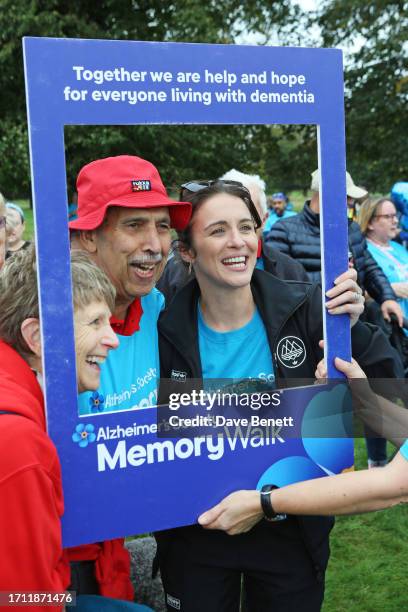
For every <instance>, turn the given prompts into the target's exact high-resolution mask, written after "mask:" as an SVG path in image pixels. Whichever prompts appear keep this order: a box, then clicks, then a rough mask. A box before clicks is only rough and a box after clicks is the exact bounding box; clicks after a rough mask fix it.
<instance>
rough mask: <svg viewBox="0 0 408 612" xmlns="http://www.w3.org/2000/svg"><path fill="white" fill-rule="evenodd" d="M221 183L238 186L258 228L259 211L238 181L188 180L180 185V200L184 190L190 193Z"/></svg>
mask: <svg viewBox="0 0 408 612" xmlns="http://www.w3.org/2000/svg"><path fill="white" fill-rule="evenodd" d="M218 183H221V184H223V185H230V186H231V187H238V188H239V189H240V190H241V191H242V192H243V194H242V199H243V200H244V201H245V202H247V203H248V207H249V210H250V213H251V215H252V218H253V220H254V222H255V229H258V228H259V227H261V225H262V219H261V217H260V216H259V213H258V211H257V209H256V206H255V204H254V203H253V201H252V198H251V194H250V193H249V190H248V189H247V188H246V187H245V186H244V185H243V184H242V183H240V182H239V181H227V180H224V179H212V180H208V181H190V182H188V183H183V185H181V186H180V198H179V199H180V200H181V201H183V200H184V195H185V191H189V192H190V193H197V192H199V191H202V190H203V189H207V188H208V187H212V186H213V185H215V184H218Z"/></svg>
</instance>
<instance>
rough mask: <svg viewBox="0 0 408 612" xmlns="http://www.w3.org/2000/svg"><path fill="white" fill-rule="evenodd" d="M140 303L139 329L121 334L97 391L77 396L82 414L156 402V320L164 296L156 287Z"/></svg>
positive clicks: (115, 410) (145, 405) (103, 369)
mask: <svg viewBox="0 0 408 612" xmlns="http://www.w3.org/2000/svg"><path fill="white" fill-rule="evenodd" d="M141 305H142V309H143V314H142V316H141V319H140V323H139V330H138V331H136V332H135V333H134V334H132V335H131V336H121V335H118V338H119V347H118V348H117V349H116V350H113V351H110V353H109V356H108V359H107V360H106V361H105V363H104V364H102V366H101V384H100V387H99V389H98V391H97V392H85V393H81V394H80V395H79V396H78V412H79V414H80V415H81V416H82V415H85V414H97V413H104V414H106V413H108V412H119V411H124V410H134V409H137V408H148V407H150V406H155V405H156V403H157V381H158V378H159V376H160V371H159V348H158V333H157V319H158V318H159V315H160V311H161V310H162V309H163V307H164V297H163V295H162V294H161V293H160V292H159V291H158V290H157V289H153V290H152V291H151V292H150V293H149V294H148V295H146V296H144V297H142V298H141Z"/></svg>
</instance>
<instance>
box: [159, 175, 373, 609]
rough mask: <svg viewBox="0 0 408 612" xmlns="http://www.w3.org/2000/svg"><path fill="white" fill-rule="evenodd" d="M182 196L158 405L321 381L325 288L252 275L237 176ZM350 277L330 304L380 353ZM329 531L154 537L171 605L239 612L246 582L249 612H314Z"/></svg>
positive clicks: (302, 522)
mask: <svg viewBox="0 0 408 612" xmlns="http://www.w3.org/2000/svg"><path fill="white" fill-rule="evenodd" d="M181 199H184V200H186V201H189V202H191V204H192V217H191V221H190V224H189V226H188V227H187V229H186V230H184V231H183V232H182V233H180V234H179V245H178V248H179V252H180V255H181V257H182V258H183V259H184V260H185V261H186V262H188V265H189V266H192V268H193V269H194V273H195V279H193V280H192V281H191V282H189V283H188V284H187V285H186V286H184V287H183V288H182V289H180V291H179V292H178V293H177V294H176V295H175V297H174V298H173V300H172V302H171V303H170V305H169V307H168V309H167V310H166V311H165V312H164V313H163V315H162V318H161V320H160V323H159V339H160V362H161V377H162V380H161V385H160V391H159V403H167V401H168V398H169V394H170V393H172V392H180V391H182V392H185V391H186V390H188V389H192V388H194V389H208V388H212V389H213V390H214V386H213V385H214V384H215V381H220V379H223V380H224V381H225V379H228V382H229V383H230V384H232V385H234V384H236V383H241V384H242V382H243V380H244V379H251V383H252V385H253V384H254V379H255V381H256V380H258V381H260V379H262V380H263V381H265V380H267V381H268V383H269V388H274V387H278V386H279V385H280V384H281V383H283V382H284V381H285V383H286V385H287V384H290V383H292V385H293V384H296V382H295V381H294V380H293V379H299V378H302V379H305V378H309V379H314V372H315V369H316V366H317V364H318V361H319V359H320V358H321V349H320V348H319V340H320V338H321V336H322V301H321V293H320V288H319V287H318V286H317V285H313V284H311V283H308V282H297V281H290V282H289V281H283V280H280V279H278V278H277V277H275V276H272V275H271V274H268V273H267V272H265V271H263V270H259V269H256V268H255V265H256V259H257V251H258V239H257V235H256V230H257V228H258V227H259V226H260V223H261V219H260V217H259V214H258V212H257V210H256V208H255V206H254V204H253V202H252V200H251V196H250V193H249V191H248V190H247V189H245V187H243V185H242V184H241V183H238V182H234V181H223V180H216V181H195V182H191V183H186V184H185V185H183V191H182V197H181ZM355 277H356V273H355V271H354V270H349V271H347V272H346V273H344V274H342V275H341V276H340V277H338V279H336V283H335V286H334V287H333V288H332V289H330V290H329V291H328V293H327V295H328V298H329V301H328V302H327V303H326V308H327V310H328V312H330V313H332V314H341V313H348V314H349V315H350V318H351V325H352V338H353V342H354V341H355V342H356V343H357V344H358V345H359V346H360V349H361V350H362V351H363V353H364V354H361V353H360V355H361V358H362V359H363V361H364V359H365V358H368V356H369V355H371V356H372V355H376V357H377V356H378V355H379V353H378V351H380V352H381V353H382V354H384V353H383V351H384V350H385V347H384V345H383V341H385V338H383V337H382V336H381V339H380V338H379V336H378V331H375V330H374V329H373V328H369V327H367V326H365V325H364V324H362V323H360V322H358V321H357V319H358V316H359V314H360V313H361V311H362V309H363V299H362V296H361V290H360V289H359V287H358V285H357V284H356V282H355ZM288 336H295V337H296V339H297V340H298V342H299V347H300V350H301V355H300V356H299V354H296V356H293V355H292V356H291V355H288V354H284V353H283V351H279V343H281V344H282V340H285V339H286V338H287V337H288ZM378 342H379V344H378ZM380 345H381V346H380ZM357 352H358V351H357ZM295 357H296V359H295ZM288 379H292V381H290V380H288ZM180 381H182V383H183V384H181V382H180ZM219 384H220V383H219V382H218V385H219ZM224 384H225V383H224ZM260 384H262V383H260ZM263 384H264V387H263V388H264V389H265V383H263ZM181 387H182V388H181ZM252 389H253V386H252ZM186 494H188V492H186ZM331 526H332V521H331V520H330V519H327V518H326V519H324V518H320V517H319V518H304V517H294V516H292V517H288V518H286V519H285V520H282V521H280V522H279V523H274V524H271V523H268V522H267V521H260V522H259V523H258V524H257V525H256V526H255V527H254V529H252V530H251V532H249V533H247V534H243V535H241V536H238V537H237V538H234V539H232V538H229V537H228V536H227V535H226V534H225V533H222V532H209V531H206V530H204V529H203V528H202V527H200V526H199V525H194V526H190V527H183V528H179V529H173V530H168V531H163V532H160V533H158V534H157V535H156V537H157V542H158V561H159V565H160V569H161V576H162V580H163V583H164V588H165V592H166V602H167V609H168V610H170V611H171V610H173V609H174V608H177V609H181V610H184V612H201V611H202V612H208V611H209V610H211V611H214V612H215V611H219V612H221V611H222V612H233V611H234V612H236V611H237V610H239V606H240V596H241V578H243V585H244V591H245V600H246V609H247V610H248V611H254V610H256V611H258V610H272V609H273V610H274V611H275V612H289V611H291V610H302V611H303V612H309V611H310V612H317V610H320V607H321V603H322V599H323V593H324V572H325V569H326V565H327V561H328V556H329V548H328V535H329V532H330V529H331Z"/></svg>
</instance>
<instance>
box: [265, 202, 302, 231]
mask: <svg viewBox="0 0 408 612" xmlns="http://www.w3.org/2000/svg"><path fill="white" fill-rule="evenodd" d="M268 212H269V216H268V218H267V220H266V221H265V225H264V227H263V233H264V234H267V233H268V232H270V231H271V229H272V226H273V225H275V223H276V222H277V221H281V220H282V219H288V218H289V217H294V216H295V215H297V213H296V212H294V211H293V210H288V209H287V208H286V209H285V210H284V212H283V215H282V216H281V217H278V215H277V214H276V212H275V211H274V210H271V209H269V210H268Z"/></svg>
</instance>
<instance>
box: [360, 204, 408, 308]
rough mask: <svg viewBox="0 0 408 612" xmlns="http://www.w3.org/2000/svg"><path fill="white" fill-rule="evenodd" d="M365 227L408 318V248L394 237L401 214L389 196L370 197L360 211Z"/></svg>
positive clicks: (368, 245) (368, 242)
mask: <svg viewBox="0 0 408 612" xmlns="http://www.w3.org/2000/svg"><path fill="white" fill-rule="evenodd" d="M359 224H360V227H361V231H362V232H363V234H364V235H365V237H366V239H367V247H368V250H369V251H370V253H371V255H372V256H373V257H374V259H375V260H376V262H377V263H378V265H379V266H380V268H382V270H383V272H384V274H385V275H386V277H387V278H388V280H389V281H390V284H391V286H392V288H393V289H394V291H395V293H396V295H397V297H398V298H399V302H400V304H401V308H402V311H403V313H404V317H405V318H408V252H407V250H406V249H405V248H404V247H403V246H402V245H401V244H399V243H398V242H395V240H393V239H394V238H395V237H396V235H397V234H398V216H397V210H396V208H395V206H394V204H393V203H392V202H391V201H390V200H389V199H388V198H380V199H379V200H374V201H372V200H367V201H366V202H364V204H363V205H362V206H361V208H360V211H359Z"/></svg>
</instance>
